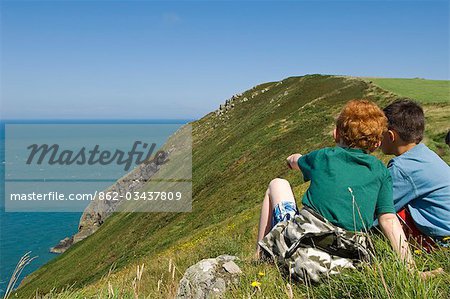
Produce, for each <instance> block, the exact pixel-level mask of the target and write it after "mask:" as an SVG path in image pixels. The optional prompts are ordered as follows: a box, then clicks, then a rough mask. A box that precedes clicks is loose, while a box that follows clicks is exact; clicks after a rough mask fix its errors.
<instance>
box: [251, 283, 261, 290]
mask: <svg viewBox="0 0 450 299" xmlns="http://www.w3.org/2000/svg"><path fill="white" fill-rule="evenodd" d="M260 286H261V283H260V282H259V281H254V282H252V287H254V288H259V287H260Z"/></svg>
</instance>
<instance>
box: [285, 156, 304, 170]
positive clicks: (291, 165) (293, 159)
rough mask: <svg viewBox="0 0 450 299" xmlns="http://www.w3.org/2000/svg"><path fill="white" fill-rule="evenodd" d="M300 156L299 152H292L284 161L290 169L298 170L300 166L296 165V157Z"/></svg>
mask: <svg viewBox="0 0 450 299" xmlns="http://www.w3.org/2000/svg"><path fill="white" fill-rule="evenodd" d="M301 156H302V155H301V154H293V155H290V156H289V157H287V159H286V162H287V165H288V167H289V168H290V169H296V170H300V168H299V167H298V159H300V157H301Z"/></svg>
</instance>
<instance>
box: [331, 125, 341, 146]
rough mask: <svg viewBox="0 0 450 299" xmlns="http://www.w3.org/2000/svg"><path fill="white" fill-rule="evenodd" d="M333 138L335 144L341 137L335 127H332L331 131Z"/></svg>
mask: <svg viewBox="0 0 450 299" xmlns="http://www.w3.org/2000/svg"><path fill="white" fill-rule="evenodd" d="M333 138H334V141H335V142H336V143H339V142H340V140H341V136H339V131H338V129H337V128H336V127H334V130H333Z"/></svg>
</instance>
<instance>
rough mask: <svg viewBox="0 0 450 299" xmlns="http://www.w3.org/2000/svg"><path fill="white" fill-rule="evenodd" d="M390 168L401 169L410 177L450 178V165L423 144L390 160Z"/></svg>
mask: <svg viewBox="0 0 450 299" xmlns="http://www.w3.org/2000/svg"><path fill="white" fill-rule="evenodd" d="M388 168H389V169H394V168H397V169H400V170H401V171H402V172H403V173H407V174H408V175H409V176H411V175H413V176H423V175H426V176H432V177H434V176H435V175H439V176H444V177H445V176H446V175H447V176H450V167H449V166H448V164H447V163H446V162H445V161H444V160H442V159H441V158H440V157H439V156H438V155H437V154H436V153H435V152H434V151H432V150H431V149H429V148H428V147H427V146H426V145H425V144H423V143H419V144H418V145H416V146H415V147H413V148H412V149H410V150H409V151H407V152H406V153H403V154H402V155H400V156H397V157H395V158H393V159H392V160H390V161H389V163H388ZM433 173H434V174H435V175H433Z"/></svg>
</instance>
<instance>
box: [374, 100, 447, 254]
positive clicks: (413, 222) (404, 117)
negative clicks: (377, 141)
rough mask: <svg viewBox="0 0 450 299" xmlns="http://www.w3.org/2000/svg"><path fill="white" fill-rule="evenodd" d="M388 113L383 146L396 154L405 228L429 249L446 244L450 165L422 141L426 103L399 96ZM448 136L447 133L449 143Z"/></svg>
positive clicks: (393, 166) (398, 206) (392, 167)
mask: <svg viewBox="0 0 450 299" xmlns="http://www.w3.org/2000/svg"><path fill="white" fill-rule="evenodd" d="M384 113H385V115H386V117H387V118H388V131H387V132H386V133H385V134H384V138H383V142H382V145H381V149H382V151H383V153H385V154H388V155H395V156H396V157H395V158H393V159H392V160H391V161H390V162H389V164H388V169H389V172H390V173H391V176H392V181H393V188H394V189H393V194H394V205H395V210H396V211H397V212H398V215H399V216H400V217H401V219H402V222H403V226H404V230H405V232H406V234H407V236H411V237H412V238H414V239H415V240H416V241H417V242H418V243H419V244H420V245H422V246H423V247H424V248H425V249H430V248H431V247H432V246H433V245H435V243H436V242H437V243H439V244H442V245H445V244H444V242H443V241H444V239H445V240H447V238H446V237H448V236H450V167H449V166H448V164H447V163H445V162H444V161H443V160H442V159H441V158H440V157H439V156H438V155H437V154H436V153H435V152H433V151H432V150H430V149H429V148H428V147H427V146H426V145H425V144H423V143H421V141H422V139H423V132H424V129H425V116H424V113H423V110H422V107H420V106H419V105H418V104H417V103H415V102H413V101H410V100H399V101H396V102H394V103H392V104H390V105H389V106H387V107H386V108H384ZM448 138H449V136H448V134H447V139H446V142H447V144H448V143H449V141H448ZM446 246H448V244H446Z"/></svg>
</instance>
